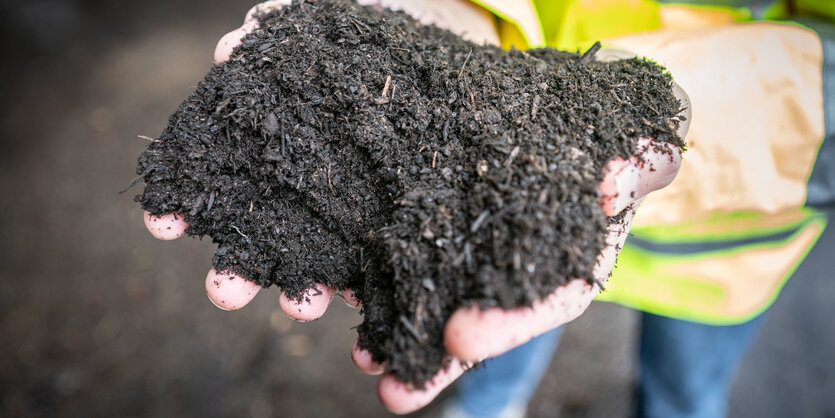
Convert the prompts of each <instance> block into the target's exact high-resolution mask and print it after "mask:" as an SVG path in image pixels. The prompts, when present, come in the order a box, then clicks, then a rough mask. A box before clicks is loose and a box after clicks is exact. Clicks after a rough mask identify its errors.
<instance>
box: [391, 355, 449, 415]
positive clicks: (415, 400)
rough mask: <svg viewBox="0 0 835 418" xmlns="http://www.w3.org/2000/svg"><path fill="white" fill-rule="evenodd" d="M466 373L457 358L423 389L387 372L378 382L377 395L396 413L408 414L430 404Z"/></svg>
mask: <svg viewBox="0 0 835 418" xmlns="http://www.w3.org/2000/svg"><path fill="white" fill-rule="evenodd" d="M462 373H464V368H463V367H462V366H461V363H459V362H458V361H456V360H453V361H451V362H450V364H449V365H448V367H447V368H446V369H442V370H440V371H439V372H438V373H437V374H436V375H435V377H433V378H432V380H431V381H429V382H427V383H426V386H425V387H424V389H422V390H418V389H414V388H413V387H412V385H409V384H406V383H404V382H402V381H400V380H399V379H397V378H396V377H395V376H394V375H393V374H391V373H386V374H384V375H383V376H382V377H380V380H379V382H378V383H377V396H378V397H379V398H380V402H381V403H382V404H383V406H385V407H386V409H388V410H389V411H390V412H392V413H394V414H408V413H410V412H414V411H417V410H418V409H420V408H423V407H424V406H426V405H428V404H429V403H430V402H432V400H433V399H435V397H437V396H438V394H439V393H441V391H442V390H444V388H446V387H447V386H449V384H450V383H452V382H453V381H454V380H455V379H457V378H458V377H459V376H461V374H462Z"/></svg>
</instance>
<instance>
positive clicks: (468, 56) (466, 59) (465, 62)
mask: <svg viewBox="0 0 835 418" xmlns="http://www.w3.org/2000/svg"><path fill="white" fill-rule="evenodd" d="M472 54H473V49H472V48H470V52H468V53H467V58H464V64H462V65H461V70H459V71H458V78H461V74H464V67H466V66H467V62H469V61H470V55H472Z"/></svg>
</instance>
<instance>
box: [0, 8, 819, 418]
mask: <svg viewBox="0 0 835 418" xmlns="http://www.w3.org/2000/svg"><path fill="white" fill-rule="evenodd" d="M252 4H253V0H231V1H230V0H226V1H220V0H210V1H202V2H199V3H198V2H189V1H185V0H167V1H162V0H148V1H142V2H122V1H115V0H29V1H24V0H3V1H2V2H0V32H1V33H2V41H0V42H2V48H3V49H2V51H3V55H4V57H3V59H2V66H0V92H2V99H0V127H2V131H0V133H2V136H0V141H2V150H0V170H2V171H0V173H2V175H0V214H2V220H1V221H0V237H2V239H1V240H0V279H1V280H2V290H1V291H0V416H3V417H34V416H84V417H99V416H108V417H109V416H122V417H132V416H143V417H144V416H154V417H157V416H159V417H168V416H186V417H187V416H201V417H216V416H217V417H227V416H235V417H253V418H263V417H272V416H275V417H303V416H327V417H353V416H362V417H369V416H388V414H387V413H386V412H385V411H384V409H383V408H382V407H381V406H380V405H379V403H378V401H377V399H376V392H375V387H376V379H375V378H373V377H369V376H365V375H363V374H361V373H360V372H358V371H356V370H355V369H354V367H353V364H352V363H351V361H350V356H349V349H350V346H351V344H352V342H353V340H354V338H355V331H354V330H353V329H352V327H353V326H355V325H357V324H359V323H360V321H361V318H360V316H359V314H358V312H357V311H356V310H353V309H350V308H348V307H346V306H344V304H342V303H339V301H338V300H337V301H336V302H337V303H334V304H333V305H332V306H331V308H330V309H329V311H328V313H327V314H326V315H325V317H324V318H323V319H321V320H319V321H316V322H313V323H308V324H301V323H296V322H293V321H291V320H290V319H288V318H287V317H285V316H284V315H283V313H281V311H280V310H279V308H278V303H277V302H278V292H277V291H276V290H275V289H269V290H267V291H263V292H261V294H260V295H259V296H258V297H257V298H256V299H255V301H253V303H252V304H251V305H250V306H248V307H247V308H245V309H243V310H242V311H239V312H234V313H226V312H222V311H220V310H218V309H216V308H214V307H213V306H212V305H211V304H210V303H209V301H208V300H207V298H206V296H205V291H204V289H203V279H204V277H205V273H206V271H207V270H208V268H209V263H210V260H211V255H212V253H213V251H214V249H213V245H212V244H211V243H210V242H207V241H202V242H201V241H198V240H194V239H187V238H186V239H181V240H178V241H175V242H161V241H157V240H155V239H153V238H152V237H151V236H150V235H149V234H148V233H147V232H146V231H145V229H144V227H143V224H142V218H141V211H140V210H139V209H138V207H137V206H136V205H135V204H134V203H133V201H132V196H133V194H136V193H138V191H139V187H141V185H140V186H138V187H137V188H136V189H134V190H132V191H131V192H129V193H126V194H123V195H119V194H117V192H118V191H119V190H121V189H123V188H124V187H126V186H127V185H128V183H129V182H130V181H131V179H133V178H134V177H135V173H134V167H135V163H136V158H137V156H138V155H139V153H140V152H141V151H142V149H143V148H144V147H145V145H146V143H145V140H143V139H139V138H137V135H148V136H151V137H154V136H156V135H158V134H159V133H160V132H161V131H162V129H163V127H164V126H165V124H166V121H167V117H168V115H169V113H171V112H172V111H173V110H174V109H176V107H177V105H178V104H179V103H180V101H181V100H182V99H184V98H185V97H186V96H187V95H188V94H189V93H190V92H191V91H192V90H193V89H194V87H195V86H196V84H197V82H198V81H199V80H200V79H201V78H202V76H203V74H204V73H205V72H206V71H207V70H208V68H209V66H210V64H211V57H212V52H213V50H214V46H215V43H216V42H217V39H218V38H219V37H220V36H221V35H223V34H224V33H226V32H227V31H229V30H231V29H233V28H235V27H237V26H238V25H240V23H241V22H242V19H243V15H244V13H245V12H246V11H247V9H248V8H249V7H250V6H252ZM833 215H835V213H833ZM833 254H835V230H833V228H832V227H830V228H829V229H828V230H827V231H826V232H825V235H824V237H823V238H822V240H821V242H820V243H819V244H818V246H817V248H815V250H814V251H813V253H812V255H811V257H810V259H809V260H808V261H807V263H806V264H804V265H803V266H802V267H801V268H800V270H799V271H798V273H797V275H796V276H795V277H794V278H793V279H792V280H790V281H789V283H788V284H787V286H786V289H785V290H784V291H783V293H782V295H781V297H780V298H779V299H778V301H777V302H776V304H775V305H774V306H773V307H772V308H771V309H770V311H769V312H768V313H767V319H766V322H765V325H764V328H763V330H762V332H761V333H760V334H759V336H758V338H757V340H756V342H755V343H754V346H753V347H752V349H751V350H750V352H749V354H748V356H747V357H746V359H745V361H744V363H743V365H742V370H741V371H740V374H739V376H738V377H737V379H736V381H735V384H734V389H733V396H732V400H731V415H732V416H739V417H750V416H756V417H787V416H797V417H827V416H828V417H835V397H833V396H832V395H833V394H835V361H833V360H835V356H833V353H835V321H833V318H835V303H833V299H834V298H835V281H833V280H832V269H831V267H830V265H831V258H832V255H833ZM637 326H638V322H637V315H636V314H635V313H634V312H632V311H629V310H627V309H623V308H620V307H617V306H614V305H609V304H599V303H598V304H594V305H593V306H592V308H591V309H589V311H588V312H587V313H586V314H585V315H584V316H583V317H581V318H580V319H579V320H577V321H575V322H574V323H572V324H570V325H569V326H568V329H567V332H566V334H565V336H564V337H563V341H562V345H561V346H560V348H559V351H558V353H557V356H556V357H555V360H554V362H553V363H552V364H551V366H550V369H549V371H548V374H547V376H546V377H545V380H544V382H543V384H542V386H541V387H540V389H539V392H538V393H537V395H536V398H535V400H534V401H533V404H532V405H531V407H530V409H529V415H530V416H531V417H553V416H560V417H621V416H628V415H629V412H630V410H631V407H632V402H633V387H634V383H633V382H634V379H635V367H634V365H633V357H634V355H635V346H636V344H635V336H636V331H637V329H636V327H637ZM416 415H418V416H419V415H421V414H416ZM422 415H425V416H431V415H432V409H431V407H430V409H429V412H428V413H427V412H424V413H423V414H422Z"/></svg>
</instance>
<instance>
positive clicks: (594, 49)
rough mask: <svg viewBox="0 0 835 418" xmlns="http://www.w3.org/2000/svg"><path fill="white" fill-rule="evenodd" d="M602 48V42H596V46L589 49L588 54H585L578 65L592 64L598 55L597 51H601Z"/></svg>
mask: <svg viewBox="0 0 835 418" xmlns="http://www.w3.org/2000/svg"><path fill="white" fill-rule="evenodd" d="M600 46H601V45H600V41H597V42H595V43H594V45H592V46H591V48H589V50H588V51H586V53H585V54H583V56H582V57H580V59H579V60H577V65H587V64H588V63H590V62H591V61H592V60H593V59H594V55H595V54H597V51H599V50H600Z"/></svg>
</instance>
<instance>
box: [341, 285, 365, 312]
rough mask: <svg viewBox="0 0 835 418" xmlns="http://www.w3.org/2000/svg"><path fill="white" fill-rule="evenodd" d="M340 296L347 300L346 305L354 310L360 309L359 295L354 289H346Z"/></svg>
mask: <svg viewBox="0 0 835 418" xmlns="http://www.w3.org/2000/svg"><path fill="white" fill-rule="evenodd" d="M340 294H341V295H342V299H344V300H345V304H346V305H348V306H350V307H352V308H359V307H360V300H359V299H358V298H357V294H356V292H354V290H353V289H345V290H343V291H342V292H341V293H340Z"/></svg>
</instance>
